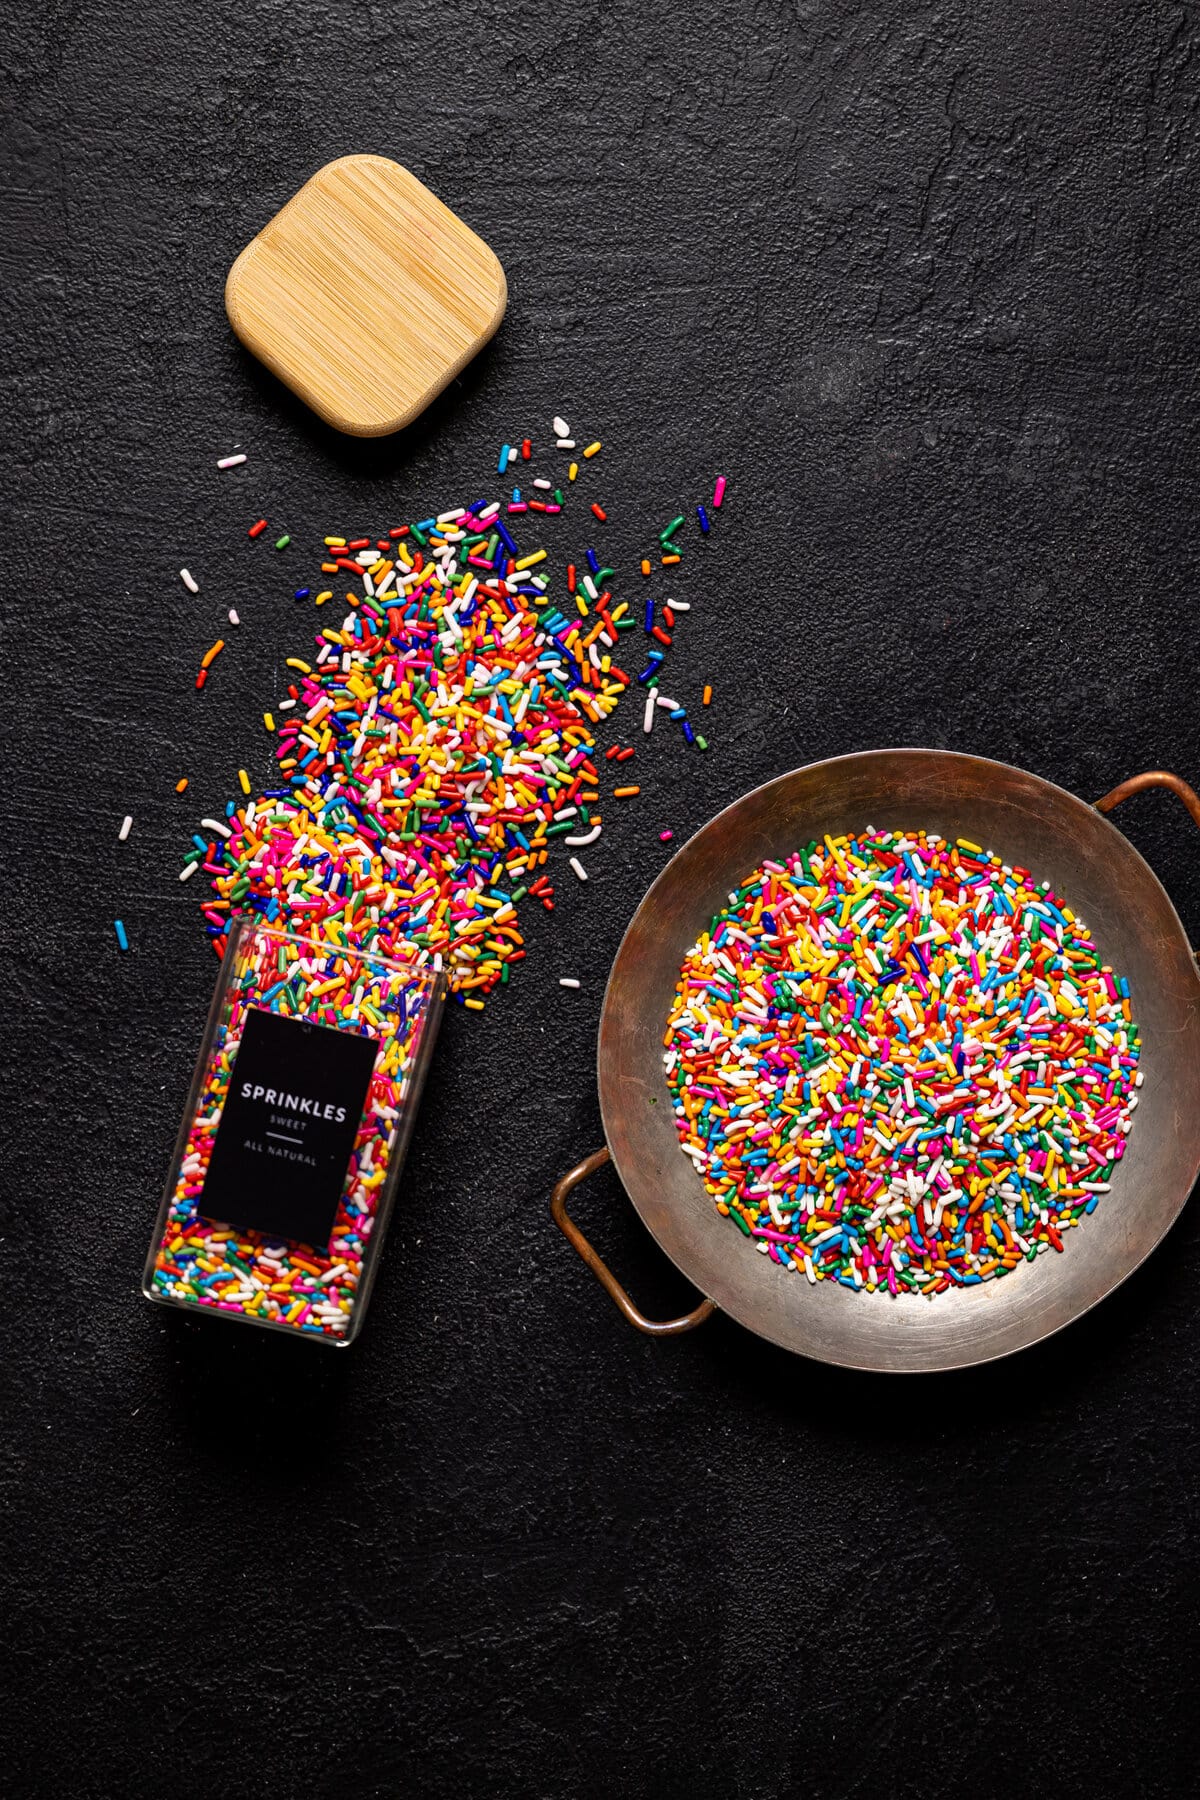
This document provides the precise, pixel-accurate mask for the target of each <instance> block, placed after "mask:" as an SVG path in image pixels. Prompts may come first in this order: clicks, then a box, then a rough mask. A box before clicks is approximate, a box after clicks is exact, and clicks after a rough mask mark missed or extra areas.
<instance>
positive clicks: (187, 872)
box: [179, 862, 200, 881]
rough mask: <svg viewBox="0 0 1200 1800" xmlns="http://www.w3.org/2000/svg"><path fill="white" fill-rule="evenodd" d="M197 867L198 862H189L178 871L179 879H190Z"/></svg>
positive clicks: (198, 865)
mask: <svg viewBox="0 0 1200 1800" xmlns="http://www.w3.org/2000/svg"><path fill="white" fill-rule="evenodd" d="M199 867H200V864H199V863H198V862H194V863H189V864H188V866H187V868H186V869H180V871H179V879H180V881H190V880H191V879H192V876H193V875H194V874H195V873H196V870H197V869H198V868H199Z"/></svg>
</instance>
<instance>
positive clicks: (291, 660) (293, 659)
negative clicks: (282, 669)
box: [287, 656, 312, 675]
mask: <svg viewBox="0 0 1200 1800" xmlns="http://www.w3.org/2000/svg"><path fill="white" fill-rule="evenodd" d="M287 666H288V668H289V669H299V671H300V673H301V674H302V675H311V674H312V670H311V668H310V667H309V665H308V664H307V663H306V662H301V661H300V658H299V657H298V656H289V657H288V659H287Z"/></svg>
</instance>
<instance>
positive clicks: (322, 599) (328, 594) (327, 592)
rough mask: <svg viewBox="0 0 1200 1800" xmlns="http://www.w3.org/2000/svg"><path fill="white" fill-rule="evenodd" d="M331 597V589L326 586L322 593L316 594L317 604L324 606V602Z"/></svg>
mask: <svg viewBox="0 0 1200 1800" xmlns="http://www.w3.org/2000/svg"><path fill="white" fill-rule="evenodd" d="M332 599H333V589H332V588H326V589H325V592H324V593H323V594H318V595H317V605H318V606H324V604H325V602H326V601H327V600H332Z"/></svg>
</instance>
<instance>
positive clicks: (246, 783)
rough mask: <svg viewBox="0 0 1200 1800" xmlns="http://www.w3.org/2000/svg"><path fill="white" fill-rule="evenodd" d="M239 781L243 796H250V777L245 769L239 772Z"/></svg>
mask: <svg viewBox="0 0 1200 1800" xmlns="http://www.w3.org/2000/svg"><path fill="white" fill-rule="evenodd" d="M238 780H239V781H240V782H241V784H242V792H243V794H248V793H249V792H250V777H249V776H248V775H247V773H246V771H245V769H239V770H238Z"/></svg>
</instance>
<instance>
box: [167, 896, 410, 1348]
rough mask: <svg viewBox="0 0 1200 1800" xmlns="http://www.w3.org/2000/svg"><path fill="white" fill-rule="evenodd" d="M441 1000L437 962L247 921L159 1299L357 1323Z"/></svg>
mask: <svg viewBox="0 0 1200 1800" xmlns="http://www.w3.org/2000/svg"><path fill="white" fill-rule="evenodd" d="M444 1001H445V977H444V975H442V974H441V973H440V972H439V971H435V970H434V969H432V968H430V967H429V966H428V965H426V964H412V965H404V964H402V963H398V962H394V961H391V960H389V959H387V958H384V957H380V956H372V955H371V954H370V952H369V951H366V952H364V951H361V950H345V949H340V948H338V947H337V946H336V945H332V944H315V945H314V944H313V943H312V942H310V941H309V940H308V939H307V938H300V937H293V936H292V935H290V934H289V933H287V932H283V931H276V930H273V929H271V928H270V927H267V926H263V925H260V924H258V923H256V922H255V921H253V920H251V919H237V920H235V921H234V924H233V926H232V928H231V930H230V932H229V936H228V938H227V939H226V948H225V955H224V960H223V963H222V968H221V974H220V978H219V980H218V982H217V990H216V993H215V994H214V996H213V1003H212V1008H211V1010H210V1012H209V1017H208V1024H207V1027H206V1029H205V1034H204V1042H203V1044H202V1046H201V1050H200V1056H199V1059H198V1061H197V1063H196V1071H195V1074H194V1076H193V1078H192V1086H191V1093H190V1095H189V1098H188V1105H187V1111H186V1112H185V1114H184V1119H183V1124H182V1126H181V1127H180V1132H179V1138H178V1142H177V1144H176V1150H175V1157H174V1161H173V1163H172V1167H171V1174H170V1178H169V1180H168V1182H167V1187H166V1192H165V1194H164V1196H163V1202H162V1205H161V1207H160V1208H159V1214H158V1222H157V1225H156V1226H155V1230H154V1237H153V1240H152V1242H151V1245H150V1253H149V1255H148V1257H147V1259H146V1269H145V1274H144V1276H143V1278H142V1291H143V1293H144V1294H145V1295H146V1297H147V1299H150V1300H157V1301H160V1302H162V1303H163V1304H165V1305H167V1306H178V1307H183V1308H185V1309H187V1310H193V1311H197V1312H200V1313H209V1314H212V1315H213V1316H214V1317H218V1318H229V1319H242V1320H246V1321H248V1322H249V1323H251V1324H255V1325H265V1326H267V1327H268V1328H269V1329H271V1330H273V1331H288V1332H292V1333H294V1334H297V1335H299V1336H302V1337H311V1338H315V1339H318V1340H319V1341H321V1342H323V1343H330V1344H348V1343H350V1342H351V1340H352V1339H353V1338H354V1337H356V1336H357V1334H358V1331H359V1328H360V1326H361V1324H362V1320H363V1314H364V1313H365V1311H366V1307H367V1301H368V1299H369V1297H370V1292H371V1286H372V1283H373V1280H374V1276H375V1271H376V1268H377V1266H378V1261H379V1253H380V1251H381V1249H382V1248H383V1239H384V1236H385V1235H386V1232H387V1226H388V1219H389V1216H390V1214H391V1209H392V1203H393V1200H394V1198H395V1192H396V1184H397V1181H398V1179H399V1175H400V1170H401V1166H402V1164H403V1161H404V1153H405V1150H406V1148H407V1146H408V1138H409V1133H410V1131H411V1129H412V1122H413V1119H414V1118H415V1116H416V1111H417V1104H418V1101H419V1099H420V1094H421V1088H422V1085H423V1083H424V1080H425V1073H426V1070H427V1068H428V1065H429V1058H430V1055H431V1054H432V1051H433V1044H434V1039H435V1038H436V1036H437V1028H438V1024H439V1023H440V1020H441V1013H442V1006H443V1003H444Z"/></svg>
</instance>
